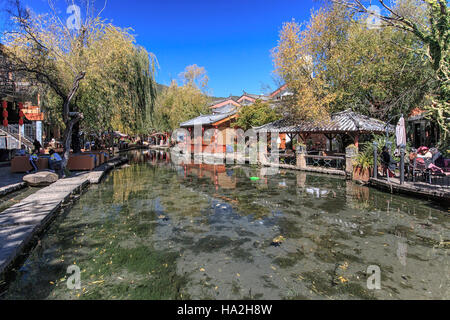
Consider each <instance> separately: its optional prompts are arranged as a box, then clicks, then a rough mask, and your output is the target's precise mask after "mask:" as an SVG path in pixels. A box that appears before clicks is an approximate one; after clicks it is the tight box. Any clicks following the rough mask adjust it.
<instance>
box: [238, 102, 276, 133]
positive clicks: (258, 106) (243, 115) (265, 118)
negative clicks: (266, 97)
mask: <svg viewBox="0 0 450 320" xmlns="http://www.w3.org/2000/svg"><path fill="white" fill-rule="evenodd" d="M280 118H281V117H280V115H279V114H278V113H277V112H276V111H275V110H274V109H272V108H271V107H270V105H269V104H268V103H266V102H262V101H261V100H256V102H255V103H254V104H252V105H249V106H244V107H241V109H240V110H239V117H238V118H237V121H236V122H235V123H234V126H235V127H239V128H242V129H244V130H248V129H250V128H253V127H259V126H262V125H264V124H267V123H270V122H273V121H276V120H279V119H280Z"/></svg>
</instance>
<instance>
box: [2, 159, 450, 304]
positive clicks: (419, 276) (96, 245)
mask: <svg viewBox="0 0 450 320" xmlns="http://www.w3.org/2000/svg"><path fill="white" fill-rule="evenodd" d="M268 170H269V169H267V168H259V167H256V166H246V165H242V166H241V165H234V166H233V165H232V166H224V165H207V164H202V165H193V164H192V165H175V164H174V163H172V161H171V160H170V157H169V156H168V155H167V154H164V153H162V152H161V153H160V152H156V153H155V152H148V151H143V152H142V151H139V152H135V153H131V154H130V164H129V165H126V166H124V167H122V168H121V169H119V170H116V171H114V172H112V173H111V174H110V175H109V176H108V177H107V178H106V180H105V181H104V182H103V183H102V184H100V185H98V186H92V187H91V188H90V189H89V191H88V192H87V193H85V194H84V195H83V196H82V197H81V198H80V199H79V201H78V202H76V204H75V205H74V206H73V207H72V208H70V209H67V210H65V211H64V212H62V213H61V215H60V216H59V217H58V218H57V219H56V220H55V221H54V222H53V223H52V225H51V227H50V228H49V230H47V232H46V233H45V235H44V236H43V238H42V239H41V240H40V241H39V243H38V245H37V246H36V247H35V248H34V249H33V250H32V251H31V252H30V255H29V257H28V258H27V260H26V261H25V263H24V264H23V265H22V266H21V267H20V268H19V270H17V271H16V272H15V274H14V277H13V278H12V279H10V283H9V286H8V289H7V291H5V292H3V294H2V295H1V298H2V299H449V298H450V292H449V287H450V282H449V280H450V279H449V274H450V272H449V258H448V249H449V247H450V243H449V241H450V232H449V227H450V225H449V222H450V219H449V210H448V207H439V206H438V205H437V204H435V203H432V202H428V201H426V200H419V199H414V198H411V197H403V196H398V195H391V194H388V193H383V192H379V191H377V190H374V189H370V188H367V187H363V186H360V185H357V184H354V183H352V182H349V181H346V180H344V179H341V178H338V177H332V176H324V175H318V174H309V173H305V172H295V171H287V170H286V171H285V170H280V172H278V173H277V174H271V172H269V171H268ZM71 265H74V266H77V267H78V268H79V270H80V289H69V288H68V286H67V283H68V280H69V283H74V282H72V280H73V279H74V278H70V279H69V277H70V276H71V274H70V273H67V269H68V267H69V266H71ZM373 270H375V271H373Z"/></svg>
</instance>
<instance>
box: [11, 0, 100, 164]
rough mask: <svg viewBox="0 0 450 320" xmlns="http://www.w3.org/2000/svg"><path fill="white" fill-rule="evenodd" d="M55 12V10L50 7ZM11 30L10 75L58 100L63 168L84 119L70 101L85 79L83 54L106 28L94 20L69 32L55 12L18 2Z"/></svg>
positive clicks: (14, 2)
mask: <svg viewBox="0 0 450 320" xmlns="http://www.w3.org/2000/svg"><path fill="white" fill-rule="evenodd" d="M52 8H54V6H52ZM9 14H10V16H11V19H12V20H13V23H14V29H13V30H11V31H8V32H6V34H5V40H6V43H5V47H4V48H5V50H4V52H5V54H6V55H7V56H8V58H9V59H10V60H11V61H12V66H11V71H13V72H24V73H26V74H27V76H28V77H29V78H30V80H33V81H35V82H37V83H42V84H44V85H46V86H47V87H48V88H51V89H52V90H53V92H54V94H55V95H56V96H57V97H58V99H59V101H60V103H61V107H60V112H61V118H62V121H63V123H64V126H65V128H64V129H65V130H64V137H63V145H64V155H63V167H65V166H66V165H67V161H68V158H69V153H70V146H71V140H72V129H73V127H74V125H75V124H77V123H78V122H79V121H80V120H82V119H83V114H82V113H81V112H79V110H78V108H77V106H75V105H73V104H72V101H73V99H74V97H75V95H76V94H77V92H78V90H79V88H80V83H81V81H82V80H83V79H84V78H85V77H86V73H87V72H88V69H89V66H90V61H89V57H88V56H87V55H86V54H85V52H86V50H87V49H89V47H90V46H91V44H92V42H93V41H94V40H95V38H96V36H97V35H98V34H99V32H101V31H102V30H104V28H105V27H106V24H105V23H104V22H103V21H101V20H100V19H99V18H98V16H97V17H86V19H85V20H83V21H81V25H80V28H79V29H74V30H69V28H68V27H67V26H66V25H64V24H63V23H62V22H61V20H60V19H59V17H58V15H57V14H56V11H53V12H52V13H51V14H48V15H36V14H34V13H33V12H31V10H29V9H25V8H24V7H23V5H22V3H21V1H20V0H15V1H13V6H12V9H11V10H10V11H9Z"/></svg>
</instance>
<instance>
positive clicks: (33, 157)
mask: <svg viewBox="0 0 450 320" xmlns="http://www.w3.org/2000/svg"><path fill="white" fill-rule="evenodd" d="M28 159H29V160H30V164H31V166H32V167H33V173H36V172H37V171H38V168H37V161H38V151H37V150H34V151H33V153H32V154H30V157H29V158H28ZM27 173H30V171H28V172H27Z"/></svg>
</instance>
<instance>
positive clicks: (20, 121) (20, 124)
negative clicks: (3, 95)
mask: <svg viewBox="0 0 450 320" xmlns="http://www.w3.org/2000/svg"><path fill="white" fill-rule="evenodd" d="M22 109H23V103H22V102H19V126H23V117H24V116H25V114H24V113H23V111H22Z"/></svg>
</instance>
